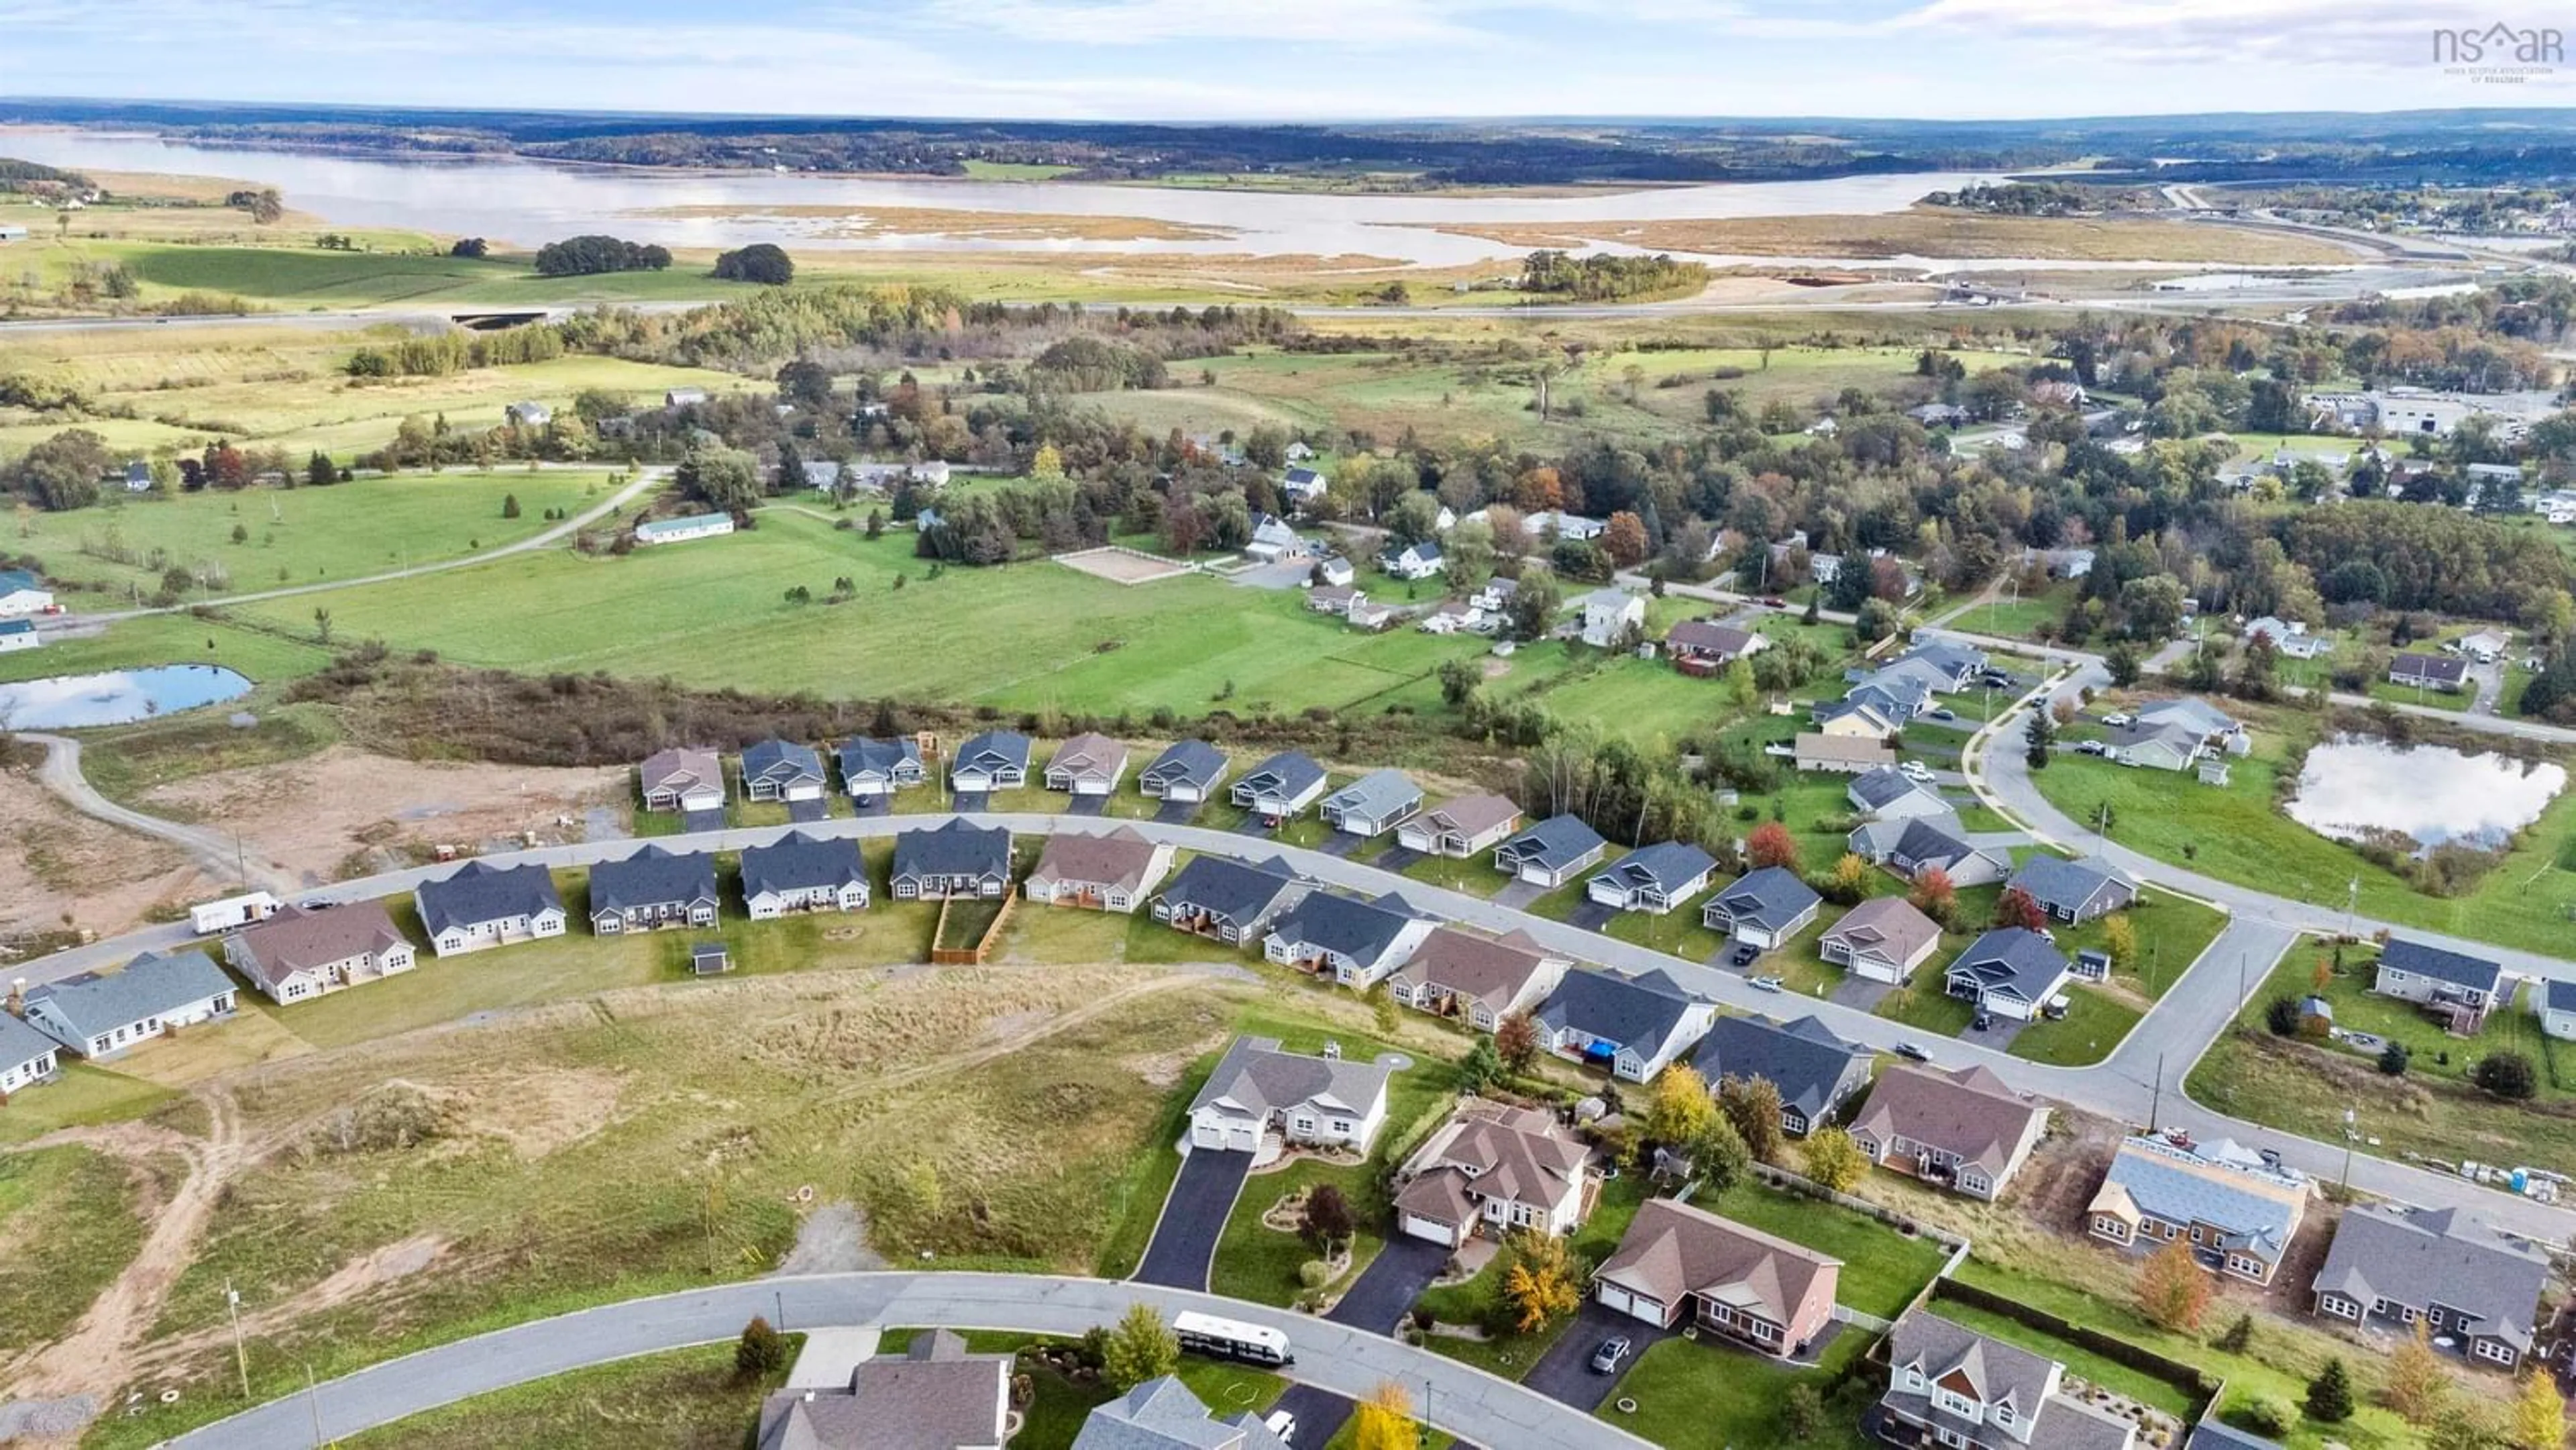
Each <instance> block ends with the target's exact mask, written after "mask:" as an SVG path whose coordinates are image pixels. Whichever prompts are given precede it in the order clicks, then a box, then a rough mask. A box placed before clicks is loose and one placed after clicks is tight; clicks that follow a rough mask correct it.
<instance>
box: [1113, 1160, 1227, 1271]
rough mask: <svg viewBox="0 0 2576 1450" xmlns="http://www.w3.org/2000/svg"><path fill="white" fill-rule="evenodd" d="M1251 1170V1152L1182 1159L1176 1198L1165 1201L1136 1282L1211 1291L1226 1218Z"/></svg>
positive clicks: (1173, 1186)
mask: <svg viewBox="0 0 2576 1450" xmlns="http://www.w3.org/2000/svg"><path fill="white" fill-rule="evenodd" d="M1251 1171H1252V1155H1251V1154H1249V1153H1220V1152H1218V1151H1217V1150H1215V1149H1213V1148H1194V1149H1192V1150H1191V1151H1190V1155H1189V1156H1188V1157H1187V1158H1184V1159H1182V1160H1181V1176H1180V1177H1179V1178H1177V1179H1175V1180H1173V1182H1172V1196H1171V1197H1170V1198H1168V1199H1165V1200H1164V1201H1163V1216H1162V1218H1161V1219H1160V1220H1159V1221H1157V1222H1156V1223H1155V1225H1154V1238H1153V1241H1152V1242H1150V1243H1148V1244H1146V1245H1145V1261H1144V1262H1143V1263H1141V1264H1139V1265H1137V1266H1136V1277H1137V1278H1138V1279H1140V1280H1142V1281H1143V1282H1145V1283H1148V1284H1160V1285H1162V1286H1164V1287H1165V1288H1168V1289H1201V1290H1204V1289H1205V1288H1207V1282H1208V1265H1209V1264H1210V1263H1211V1262H1213V1261H1214V1260H1215V1258H1216V1241H1217V1238H1218V1236H1219V1235H1221V1234H1223V1233H1224V1232H1225V1216H1226V1215H1227V1214H1229V1213H1232V1212H1233V1211H1234V1200H1235V1196H1236V1195H1237V1194H1240V1193H1241V1192H1243V1176H1244V1175H1245V1174H1246V1173H1249V1172H1251Z"/></svg>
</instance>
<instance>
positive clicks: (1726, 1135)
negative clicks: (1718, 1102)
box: [1690, 1113, 1753, 1193]
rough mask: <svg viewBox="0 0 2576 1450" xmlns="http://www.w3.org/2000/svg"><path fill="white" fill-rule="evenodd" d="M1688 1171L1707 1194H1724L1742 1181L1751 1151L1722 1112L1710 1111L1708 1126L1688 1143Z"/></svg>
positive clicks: (1751, 1154)
mask: <svg viewBox="0 0 2576 1450" xmlns="http://www.w3.org/2000/svg"><path fill="white" fill-rule="evenodd" d="M1690 1160H1691V1171H1692V1172H1693V1173H1695V1174H1697V1175H1698V1176H1699V1181H1700V1186H1701V1187H1702V1188H1704V1189H1706V1190H1707V1191H1708V1192H1710V1193H1724V1192H1725V1191H1726V1190H1728V1189H1730V1188H1733V1187H1734V1186H1735V1185H1736V1184H1738V1183H1741V1182H1743V1181H1744V1175H1745V1173H1746V1172H1747V1171H1748V1170H1750V1169H1751V1168H1752V1166H1753V1150H1752V1149H1751V1148H1748V1147H1746V1146H1745V1145H1744V1135H1743V1134H1742V1133H1739V1132H1737V1131H1735V1123H1734V1121H1733V1120H1732V1119H1730V1118H1728V1117H1727V1116H1726V1115H1725V1114H1724V1113H1714V1114H1711V1115H1710V1117H1709V1120H1708V1126H1707V1127H1705V1128H1703V1129H1702V1130H1701V1131H1700V1135H1699V1136H1698V1137H1697V1138H1694V1139H1692V1140H1691V1143H1690Z"/></svg>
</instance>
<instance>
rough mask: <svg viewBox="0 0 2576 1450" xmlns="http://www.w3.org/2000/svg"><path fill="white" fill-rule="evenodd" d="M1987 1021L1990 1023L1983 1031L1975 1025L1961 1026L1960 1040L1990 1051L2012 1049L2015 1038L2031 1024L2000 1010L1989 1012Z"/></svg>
mask: <svg viewBox="0 0 2576 1450" xmlns="http://www.w3.org/2000/svg"><path fill="white" fill-rule="evenodd" d="M1987 1021H1988V1023H1989V1025H1988V1026H1987V1028H1986V1030H1985V1031H1983V1032H1980V1031H1978V1030H1977V1029H1976V1028H1975V1027H1973V1026H1970V1027H1962V1028H1960V1029H1959V1040H1960V1041H1961V1042H1972V1043H1975V1044H1976V1045H1977V1046H1979V1047H1982V1048H1985V1049H1986V1050H1987V1051H1989V1052H2003V1051H2006V1050H2008V1049H2010V1048H2011V1046H2012V1045H2013V1039H2014V1038H2016V1037H2019V1036H2021V1034H2022V1032H2023V1030H2024V1029H2026V1028H2028V1027H2029V1026H2030V1024H2029V1023H2027V1022H2024V1021H2022V1020H2021V1019H2020V1018H2018V1017H2006V1016H2004V1015H2003V1014H2002V1013H2000V1012H1996V1013H1989V1014H1987Z"/></svg>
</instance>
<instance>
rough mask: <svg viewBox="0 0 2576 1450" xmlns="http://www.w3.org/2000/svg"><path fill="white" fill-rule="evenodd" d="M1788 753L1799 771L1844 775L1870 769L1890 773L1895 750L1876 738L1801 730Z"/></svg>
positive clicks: (1893, 762)
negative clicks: (1830, 772) (1828, 772)
mask: <svg viewBox="0 0 2576 1450" xmlns="http://www.w3.org/2000/svg"><path fill="white" fill-rule="evenodd" d="M1791 753H1792V758H1793V759H1795V760H1796V761H1797V764H1798V768H1799V769H1800V770H1830V771H1835V772H1837V773H1839V774H1843V775H1866V774H1868V773H1869V772H1871V771H1873V770H1891V769H1894V768H1895V765H1896V747H1894V746H1892V745H1890V744H1888V743H1887V742H1886V740H1884V739H1882V738H1880V737H1878V736H1875V735H1829V734H1827V733H1825V732H1824V731H1822V730H1801V731H1799V732H1798V740H1797V743H1796V744H1795V745H1794V746H1793V747H1791Z"/></svg>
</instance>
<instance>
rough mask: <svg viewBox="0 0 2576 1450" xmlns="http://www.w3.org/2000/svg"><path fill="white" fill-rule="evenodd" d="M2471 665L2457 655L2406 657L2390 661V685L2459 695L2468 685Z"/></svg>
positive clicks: (2405, 655) (2406, 655)
mask: <svg viewBox="0 0 2576 1450" xmlns="http://www.w3.org/2000/svg"><path fill="white" fill-rule="evenodd" d="M2468 679H2469V662H2468V661H2467V660H2464V659H2462V658H2460V657H2459V656H2457V655H2419V654H2413V653H2408V654H2402V655H2399V656H2398V657H2397V658H2395V659H2393V660H2391V661H2389V662H2388V683H2390V684H2392V685H2410V686H2413V687H2415V688H2417V689H2424V690H2439V691H2441V692H2442V693H2443V694H2446V695H2456V694H2458V693H2459V692H2460V688H2461V687H2462V686H2463V685H2466V684H2467V683H2468Z"/></svg>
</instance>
